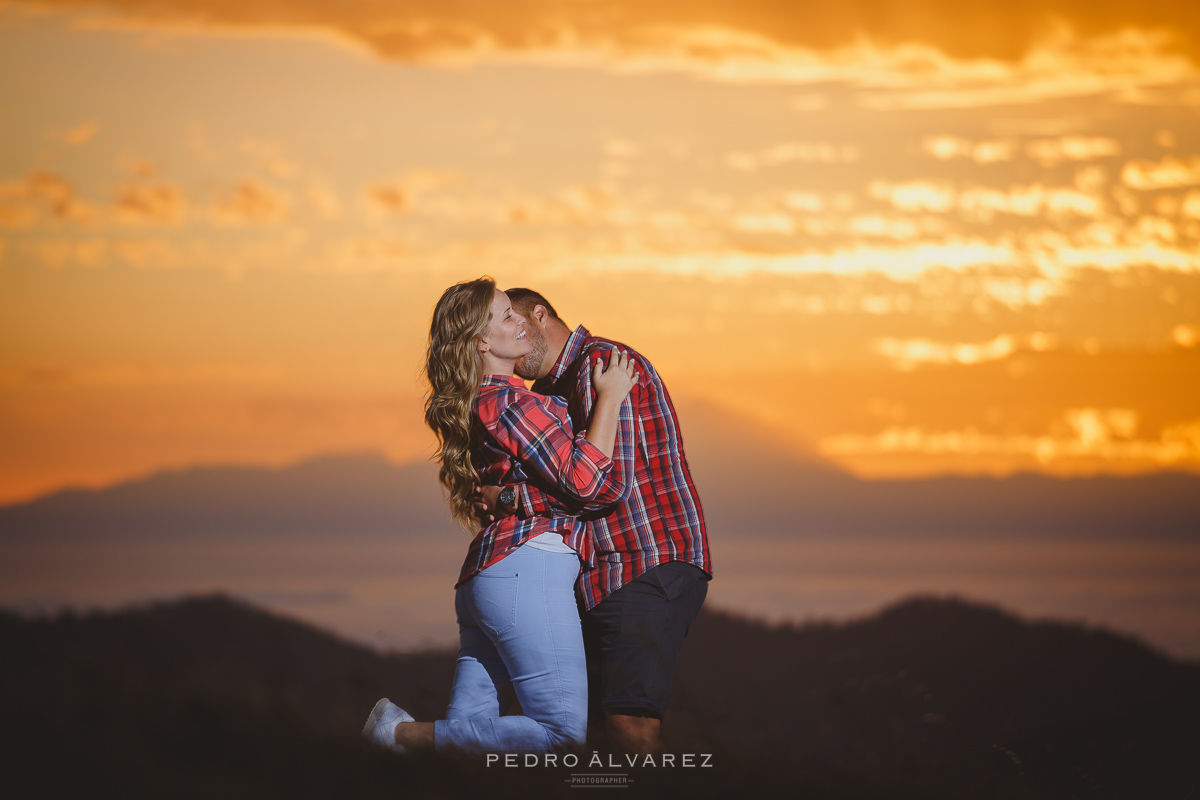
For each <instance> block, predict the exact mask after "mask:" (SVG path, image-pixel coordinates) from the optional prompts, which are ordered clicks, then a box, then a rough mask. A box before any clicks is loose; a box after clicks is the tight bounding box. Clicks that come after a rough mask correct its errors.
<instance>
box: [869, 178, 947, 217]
mask: <svg viewBox="0 0 1200 800" xmlns="http://www.w3.org/2000/svg"><path fill="white" fill-rule="evenodd" d="M867 194H869V195H870V196H871V197H873V198H875V199H876V200H884V201H886V202H888V203H890V204H891V205H892V207H893V208H895V209H896V210H898V211H907V212H909V213H912V212H917V211H933V212H937V213H944V212H947V211H950V210H951V209H953V208H954V204H955V192H954V188H953V187H951V186H950V185H948V184H945V183H931V182H928V181H911V182H909V183H888V182H887V181H872V182H871V184H870V185H869V186H867Z"/></svg>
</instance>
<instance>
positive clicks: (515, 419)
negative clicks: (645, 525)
mask: <svg viewBox="0 0 1200 800" xmlns="http://www.w3.org/2000/svg"><path fill="white" fill-rule="evenodd" d="M555 402H557V403H561V402H562V401H561V400H557V399H556V398H542V397H540V396H539V395H536V394H534V393H533V392H519V393H515V394H514V395H513V396H512V401H511V402H510V403H509V405H508V406H507V407H506V408H505V409H504V410H503V411H502V412H501V413H500V415H499V417H498V418H497V420H496V423H495V425H494V427H493V430H492V433H493V434H494V436H495V437H496V441H497V443H498V444H499V445H500V446H501V447H502V448H504V449H505V450H506V451H507V452H509V453H510V454H511V455H512V456H513V457H514V458H516V459H517V460H518V461H520V462H521V464H522V465H523V466H524V467H525V469H526V471H528V472H529V473H531V474H536V475H538V476H539V477H541V478H542V479H543V480H545V481H546V482H547V483H549V484H550V485H551V486H555V487H557V489H558V494H559V495H560V496H561V497H563V498H564V499H570V500H574V501H576V502H581V503H586V502H589V501H595V502H602V503H605V504H610V503H612V502H614V501H615V500H616V499H617V498H619V497H621V496H622V495H623V493H624V492H625V486H624V484H623V483H622V481H621V480H620V476H619V474H614V473H615V470H614V469H613V461H612V459H610V458H609V457H608V456H606V455H604V454H603V453H602V452H600V450H598V449H597V448H596V447H595V446H594V445H593V444H592V443H591V442H589V441H588V440H587V439H586V438H584V436H583V434H579V435H573V432H572V430H571V426H570V424H569V423H567V422H565V421H564V420H563V419H561V418H560V417H558V416H556V415H555V414H554V413H553V412H552V411H551V410H550V409H549V408H547V405H546V404H547V403H555ZM563 416H564V417H565V414H564V415H563Z"/></svg>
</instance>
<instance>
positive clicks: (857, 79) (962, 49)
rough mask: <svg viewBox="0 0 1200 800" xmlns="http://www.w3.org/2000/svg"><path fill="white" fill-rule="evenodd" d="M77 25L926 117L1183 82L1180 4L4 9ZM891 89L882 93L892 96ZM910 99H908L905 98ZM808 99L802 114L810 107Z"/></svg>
mask: <svg viewBox="0 0 1200 800" xmlns="http://www.w3.org/2000/svg"><path fill="white" fill-rule="evenodd" d="M3 4H4V5H7V6H10V7H23V8H33V9H39V10H54V11H61V12H70V13H75V14H79V15H86V16H83V19H84V20H85V21H86V24H88V25H90V26H93V27H99V26H109V27H113V26H124V27H145V26H153V27H156V28H159V29H166V30H175V31H193V32H208V33H214V34H221V33H226V32H232V33H247V32H249V33H258V34H261V35H279V34H281V33H283V34H286V33H293V34H298V35H308V36H325V37H333V38H336V39H337V40H339V41H342V42H348V43H351V44H353V45H354V46H356V47H360V48H363V49H366V50H368V51H370V52H371V53H373V54H375V55H376V56H378V57H380V58H385V59H390V60H397V61H405V62H413V63H463V62H474V61H478V60H480V59H488V58H491V59H512V58H514V57H515V58H525V59H540V60H543V61H547V62H552V63H563V62H576V63H579V62H592V63H603V64H609V65H612V66H614V67H617V68H619V69H641V70H645V69H686V70H691V71H696V72H700V73H702V74H705V75H707V76H709V77H711V78H714V79H718V80H729V81H738V80H750V81H764V80H766V81H788V82H793V83H821V82H828V81H831V80H832V81H848V82H851V83H854V84H856V85H860V86H866V87H876V88H879V89H883V90H885V91H882V92H880V93H878V94H877V95H875V96H874V97H872V98H868V100H867V102H869V103H873V104H874V105H875V106H877V107H931V106H933V107H936V106H956V105H957V106H963V105H968V106H969V105H972V104H974V105H979V104H996V103H1010V102H1029V101H1031V100H1033V99H1037V98H1041V99H1045V98H1047V97H1056V96H1064V95H1078V94H1080V93H1092V92H1095V91H1097V90H1099V91H1111V90H1114V89H1122V90H1126V91H1127V92H1129V93H1130V94H1131V95H1132V94H1135V93H1136V92H1135V90H1137V89H1140V88H1142V87H1149V86H1162V85H1163V84H1164V83H1169V82H1171V81H1173V80H1178V79H1179V78H1180V76H1182V75H1187V74H1193V75H1194V74H1195V69H1194V67H1195V64H1196V62H1197V61H1200V58H1198V54H1200V14H1198V13H1197V12H1196V11H1195V10H1194V8H1193V6H1192V5H1191V4H1187V3H1157V4H1156V3H1139V2H1134V0H1113V1H1112V2H1108V3H1105V4H1103V5H1102V6H1097V4H1095V3H1087V2H1084V0H1045V2H1039V3H1022V4H1012V3H1002V2H999V1H998V0H986V1H985V2H976V3H972V4H970V5H969V6H968V7H964V6H962V5H961V4H960V3H959V2H957V0H862V1H861V2H858V3H854V4H840V5H839V4H828V3H817V2H805V3H802V4H800V3H797V2H792V1H791V0H570V1H569V2H567V1H564V0H508V2H504V3H497V2H493V1H492V0H462V1H461V2H453V3H448V2H443V1H442V0H358V1H357V2H354V3H331V2H326V1H325V0H288V2H284V0H265V1H262V2H255V3H240V4H239V3H229V2H224V0H107V1H105V0H4V3H3ZM897 89H900V90H904V91H898V92H897V91H893V90H897ZM917 89H919V91H911V90H917ZM808 105H810V106H811V105H812V103H809V104H808Z"/></svg>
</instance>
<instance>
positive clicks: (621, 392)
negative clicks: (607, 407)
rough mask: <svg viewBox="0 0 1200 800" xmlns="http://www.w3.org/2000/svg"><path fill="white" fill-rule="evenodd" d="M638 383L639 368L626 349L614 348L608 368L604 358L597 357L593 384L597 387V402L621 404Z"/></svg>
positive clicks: (593, 372) (593, 368)
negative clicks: (618, 350) (634, 364)
mask: <svg viewBox="0 0 1200 800" xmlns="http://www.w3.org/2000/svg"><path fill="white" fill-rule="evenodd" d="M637 383H638V373H637V370H635V369H634V368H633V361H632V360H630V358H629V354H628V353H626V352H625V351H621V352H619V353H618V352H617V348H615V347H614V348H612V351H611V355H610V356H609V360H608V368H607V369H605V367H604V359H603V358H597V359H596V363H595V364H593V365H592V386H594V387H595V388H596V402H597V403H601V402H603V403H613V404H615V405H620V404H621V401H622V400H624V399H625V397H626V396H627V395H628V394H629V392H630V391H631V390H632V389H633V387H634V386H637Z"/></svg>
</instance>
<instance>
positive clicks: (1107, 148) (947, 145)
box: [921, 136, 1121, 168]
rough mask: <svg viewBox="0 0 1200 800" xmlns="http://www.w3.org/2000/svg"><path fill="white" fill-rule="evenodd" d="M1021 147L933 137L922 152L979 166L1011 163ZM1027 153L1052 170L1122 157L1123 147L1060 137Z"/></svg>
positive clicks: (1100, 139) (1028, 146)
mask: <svg viewBox="0 0 1200 800" xmlns="http://www.w3.org/2000/svg"><path fill="white" fill-rule="evenodd" d="M1019 147H1020V145H1019V142H1018V141H1017V140H1016V139H1012V138H1006V139H983V140H979V141H973V140H971V139H964V138H962V137H958V136H929V137H926V138H925V139H923V140H922V141H921V148H922V149H923V150H925V152H927V153H929V155H931V156H933V157H934V158H936V159H939V160H941V161H949V160H951V159H957V158H965V159H969V160H971V161H974V162H975V163H976V164H994V163H997V162H1001V161H1011V160H1012V159H1013V158H1014V156H1015V155H1016V154H1017V152H1018V151H1019ZM1024 151H1025V154H1026V155H1027V156H1029V157H1030V158H1032V159H1033V160H1034V161H1037V162H1038V163H1039V164H1041V165H1042V166H1043V167H1048V168H1049V167H1054V166H1057V165H1058V164H1060V163H1062V162H1064V161H1091V160H1094V159H1097V158H1106V157H1109V156H1115V155H1119V154H1120V152H1121V145H1120V144H1119V143H1118V142H1117V141H1116V140H1115V139H1110V138H1108V137H1105V136H1056V137H1053V138H1049V139H1033V140H1031V141H1029V142H1026V143H1025V147H1024Z"/></svg>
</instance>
